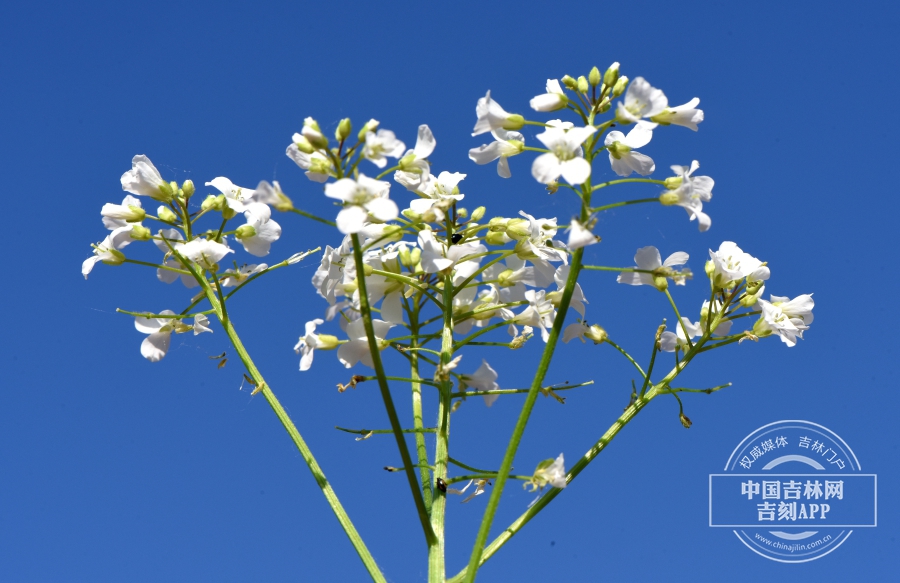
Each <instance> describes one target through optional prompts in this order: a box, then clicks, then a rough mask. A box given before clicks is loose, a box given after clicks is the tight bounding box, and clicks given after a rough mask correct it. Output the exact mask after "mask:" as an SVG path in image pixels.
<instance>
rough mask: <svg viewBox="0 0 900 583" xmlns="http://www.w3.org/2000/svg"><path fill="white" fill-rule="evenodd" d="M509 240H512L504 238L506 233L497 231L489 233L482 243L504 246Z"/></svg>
mask: <svg viewBox="0 0 900 583" xmlns="http://www.w3.org/2000/svg"><path fill="white" fill-rule="evenodd" d="M511 240H512V239H510V238H509V237H507V236H506V233H503V232H499V231H490V232H488V234H487V235H485V237H484V242H485V243H486V244H488V245H497V246H500V245H506V244H507V243H509V242H510V241H511Z"/></svg>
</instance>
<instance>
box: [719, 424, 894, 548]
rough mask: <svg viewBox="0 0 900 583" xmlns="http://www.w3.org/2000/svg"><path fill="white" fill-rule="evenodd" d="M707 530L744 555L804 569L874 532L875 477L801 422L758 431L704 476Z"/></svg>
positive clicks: (826, 433) (815, 427)
mask: <svg viewBox="0 0 900 583" xmlns="http://www.w3.org/2000/svg"><path fill="white" fill-rule="evenodd" d="M709 525H710V526H711V527H718V528H728V529H731V530H732V531H733V532H734V534H735V535H736V536H737V538H738V539H739V540H740V541H741V542H742V543H744V545H746V546H747V548H749V549H750V550H752V551H753V552H755V553H757V554H758V555H760V556H763V557H765V558H767V559H771V560H773V561H778V562H780V563H805V562H808V561H814V560H816V559H818V558H821V557H824V556H825V555H827V554H829V553H831V552H832V551H834V550H835V549H837V548H838V547H839V546H841V545H842V544H843V543H844V542H845V541H846V540H847V538H848V537H849V536H850V535H851V534H852V533H853V529H855V528H864V527H874V526H877V476H876V475H875V474H863V473H862V471H861V469H860V466H859V460H857V458H856V454H854V453H853V450H852V449H850V446H849V445H847V443H846V442H845V441H844V440H843V439H841V438H840V437H839V436H838V435H837V434H836V433H834V432H833V431H831V430H830V429H828V428H826V427H823V426H821V425H819V424H817V423H811V422H809V421H776V422H774V423H769V424H768V425H763V426H762V427H760V428H759V429H757V430H756V431H754V432H753V433H751V434H750V435H748V436H747V437H745V438H744V440H743V441H741V443H739V444H738V446H737V447H736V448H735V449H734V451H733V452H732V454H731V457H729V458H728V462H727V463H726V464H725V472H724V473H721V474H710V475H709Z"/></svg>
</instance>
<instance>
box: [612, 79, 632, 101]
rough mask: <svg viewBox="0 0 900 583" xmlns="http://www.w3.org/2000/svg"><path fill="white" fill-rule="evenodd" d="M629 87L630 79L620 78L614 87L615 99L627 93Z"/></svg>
mask: <svg viewBox="0 0 900 583" xmlns="http://www.w3.org/2000/svg"><path fill="white" fill-rule="evenodd" d="M626 87H628V77H626V76H624V75H622V76H621V77H619V80H618V81H616V84H615V85H613V91H612V94H613V97H618V96H620V95H622V94H623V93H625V88H626Z"/></svg>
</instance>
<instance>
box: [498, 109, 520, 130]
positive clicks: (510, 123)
mask: <svg viewBox="0 0 900 583" xmlns="http://www.w3.org/2000/svg"><path fill="white" fill-rule="evenodd" d="M524 125H525V118H524V117H522V116H521V115H519V114H518V113H511V114H509V117H508V118H506V121H504V122H503V129H505V130H513V131H515V130H520V129H522V126H524Z"/></svg>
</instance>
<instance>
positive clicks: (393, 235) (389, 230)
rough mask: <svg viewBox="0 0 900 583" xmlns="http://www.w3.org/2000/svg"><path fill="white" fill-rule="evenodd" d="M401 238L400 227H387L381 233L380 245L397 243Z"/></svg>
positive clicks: (401, 228) (401, 231) (401, 230)
mask: <svg viewBox="0 0 900 583" xmlns="http://www.w3.org/2000/svg"><path fill="white" fill-rule="evenodd" d="M402 238H403V227H401V226H400V225H387V226H386V227H385V228H384V231H382V233H381V237H379V239H381V243H388V242H393V241H399V240H400V239H402Z"/></svg>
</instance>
